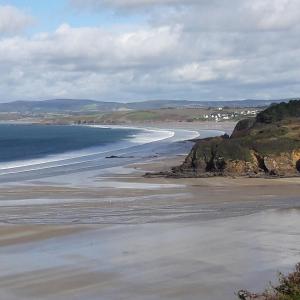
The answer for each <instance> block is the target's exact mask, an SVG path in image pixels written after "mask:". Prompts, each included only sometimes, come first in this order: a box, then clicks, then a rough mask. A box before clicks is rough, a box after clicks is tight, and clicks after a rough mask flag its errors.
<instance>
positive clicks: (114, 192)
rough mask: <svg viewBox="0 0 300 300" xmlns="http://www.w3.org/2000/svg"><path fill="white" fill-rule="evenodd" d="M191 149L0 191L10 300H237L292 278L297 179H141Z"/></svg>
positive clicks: (4, 286)
mask: <svg viewBox="0 0 300 300" xmlns="http://www.w3.org/2000/svg"><path fill="white" fill-rule="evenodd" d="M175 140H176V139H175ZM186 143H187V144H186ZM154 144H156V143H154ZM185 144H186V146H188V147H184V145H185ZM175 145H177V146H176V147H175ZM190 146H191V144H190V142H176V141H175V142H173V143H166V142H158V143H157V148H151V147H150V148H149V149H148V152H147V156H141V158H140V159H138V160H134V159H133V160H132V161H126V163H125V161H124V163H122V162H120V161H117V159H116V165H114V166H113V159H112V160H109V164H110V167H109V168H106V169H103V171H102V170H101V169H97V168H96V169H93V170H87V171H82V172H81V173H79V174H68V175H65V174H63V175H58V176H55V177H52V178H47V177H45V178H40V177H38V178H34V179H31V180H30V181H28V182H27V181H20V182H11V183H9V184H3V185H1V187H0V205H1V210H0V233H1V238H0V264H1V266H2V268H1V271H0V277H1V281H0V297H2V298H4V299H6V300H19V299H24V300H29V299H30V300H31V299H45V300H57V299H60V300H81V299H88V300H114V299H116V298H118V299H119V298H120V299H123V298H124V299H133V300H149V299H150V298H151V299H155V300H156V299H172V300H182V299H186V300H194V299H199V297H200V298H201V299H202V298H203V299H205V300H219V299H220V300H221V299H222V300H233V299H235V295H234V294H235V292H237V291H238V290H240V289H241V288H245V289H248V290H259V289H263V288H264V287H265V282H266V281H267V280H270V279H271V280H274V279H275V274H276V271H277V270H281V271H283V272H285V271H289V270H291V269H292V267H293V266H294V265H295V263H297V262H298V259H299V251H298V249H299V248H300V244H299V242H298V241H300V239H298V238H297V237H298V236H299V232H298V231H297V230H296V229H297V228H298V227H299V226H300V223H299V222H300V221H299V220H300V202H299V184H300V181H299V179H298V178H282V179H277V180H273V179H257V178H235V179H233V178H221V177H219V178H179V179H174V178H144V177H143V174H144V173H145V172H147V171H157V170H162V169H165V170H167V169H169V168H170V167H171V166H174V165H178V164H179V163H180V162H181V161H182V160H183V159H184V158H185V155H180V154H181V152H182V151H183V150H186V149H188V148H189V147H190ZM169 147H171V150H169V149H170V148H169ZM163 150H164V151H163ZM143 153H144V152H143ZM149 153H150V154H151V155H152V157H151V156H150V155H149ZM156 153H158V154H157V156H156V157H153V154H156ZM105 161H107V159H106V160H105V159H104V162H105ZM101 163H103V161H102V162H101ZM66 178H68V180H66ZM295 228H296V229H295ZM216 287H218V288H217V289H216Z"/></svg>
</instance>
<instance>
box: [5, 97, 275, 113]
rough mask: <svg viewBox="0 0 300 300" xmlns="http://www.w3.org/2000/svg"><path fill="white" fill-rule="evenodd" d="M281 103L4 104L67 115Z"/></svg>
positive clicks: (69, 101)
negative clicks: (74, 113) (70, 113)
mask: <svg viewBox="0 0 300 300" xmlns="http://www.w3.org/2000/svg"><path fill="white" fill-rule="evenodd" d="M278 101H279V100H242V101H239V100H233V101H186V100H150V101H141V102H128V103H121V102H106V101H95V100H85V99H79V100H73V99H53V100H45V101H14V102H8V103H0V112H2V113H4V112H6V113H16V112H17V113H31V114H34V113H66V112H81V113H82V112H112V111H117V110H152V109H162V108H192V107H198V108H201V107H224V106H227V107H231V108H232V107H263V106H267V105H270V104H271V103H276V102H278Z"/></svg>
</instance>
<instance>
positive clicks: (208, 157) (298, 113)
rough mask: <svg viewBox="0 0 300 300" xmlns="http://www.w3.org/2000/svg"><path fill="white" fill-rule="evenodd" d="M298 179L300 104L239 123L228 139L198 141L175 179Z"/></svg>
mask: <svg viewBox="0 0 300 300" xmlns="http://www.w3.org/2000/svg"><path fill="white" fill-rule="evenodd" d="M226 174H229V175H252V176H255V175H256V176H259V175H261V174H263V175H264V174H267V175H278V176H285V175H288V176H295V175H300V100H294V101H290V102H288V103H280V104H274V105H271V106H270V107H269V108H267V109H266V110H264V111H262V112H260V113H259V114H258V115H257V117H256V118H252V119H244V120H242V121H240V122H239V123H238V124H237V125H236V127H235V130H234V131H233V133H232V135H231V137H229V136H223V137H216V138H208V139H203V140H199V141H198V142H197V143H196V144H195V146H194V148H193V149H192V151H191V152H190V154H189V155H188V157H187V158H186V160H185V162H184V164H183V165H182V166H180V167H178V168H174V173H173V175H175V176H192V177H194V176H196V177H197V176H203V175H206V176H210V175H226Z"/></svg>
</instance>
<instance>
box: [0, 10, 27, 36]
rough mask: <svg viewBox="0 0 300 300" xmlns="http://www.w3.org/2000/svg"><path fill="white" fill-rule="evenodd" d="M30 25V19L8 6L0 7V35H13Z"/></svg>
mask: <svg viewBox="0 0 300 300" xmlns="http://www.w3.org/2000/svg"><path fill="white" fill-rule="evenodd" d="M31 23H32V17H31V16H29V15H27V14H26V13H24V12H23V11H21V10H19V9H17V8H16V7H14V6H10V5H0V34H15V33H18V32H20V31H22V30H24V29H25V28H26V27H27V26H29V25H30V24H31Z"/></svg>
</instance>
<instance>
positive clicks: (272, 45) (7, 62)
mask: <svg viewBox="0 0 300 300" xmlns="http://www.w3.org/2000/svg"><path fill="white" fill-rule="evenodd" d="M299 20H300V1H299V0H230V1H228V0H51V1H41V0H27V1H26V0H23V1H22V0H11V1H4V0H0V102H8V101H13V100H43V99H52V98H64V99H65V98H71V99H95V100H102V101H119V102H128V101H142V100H151V99H178V100H179V99H180V100H183V99H185V100H199V101H205V100H236V99H281V98H292V97H299V96H300V84H299V83H300V42H299V37H300V22H299Z"/></svg>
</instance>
